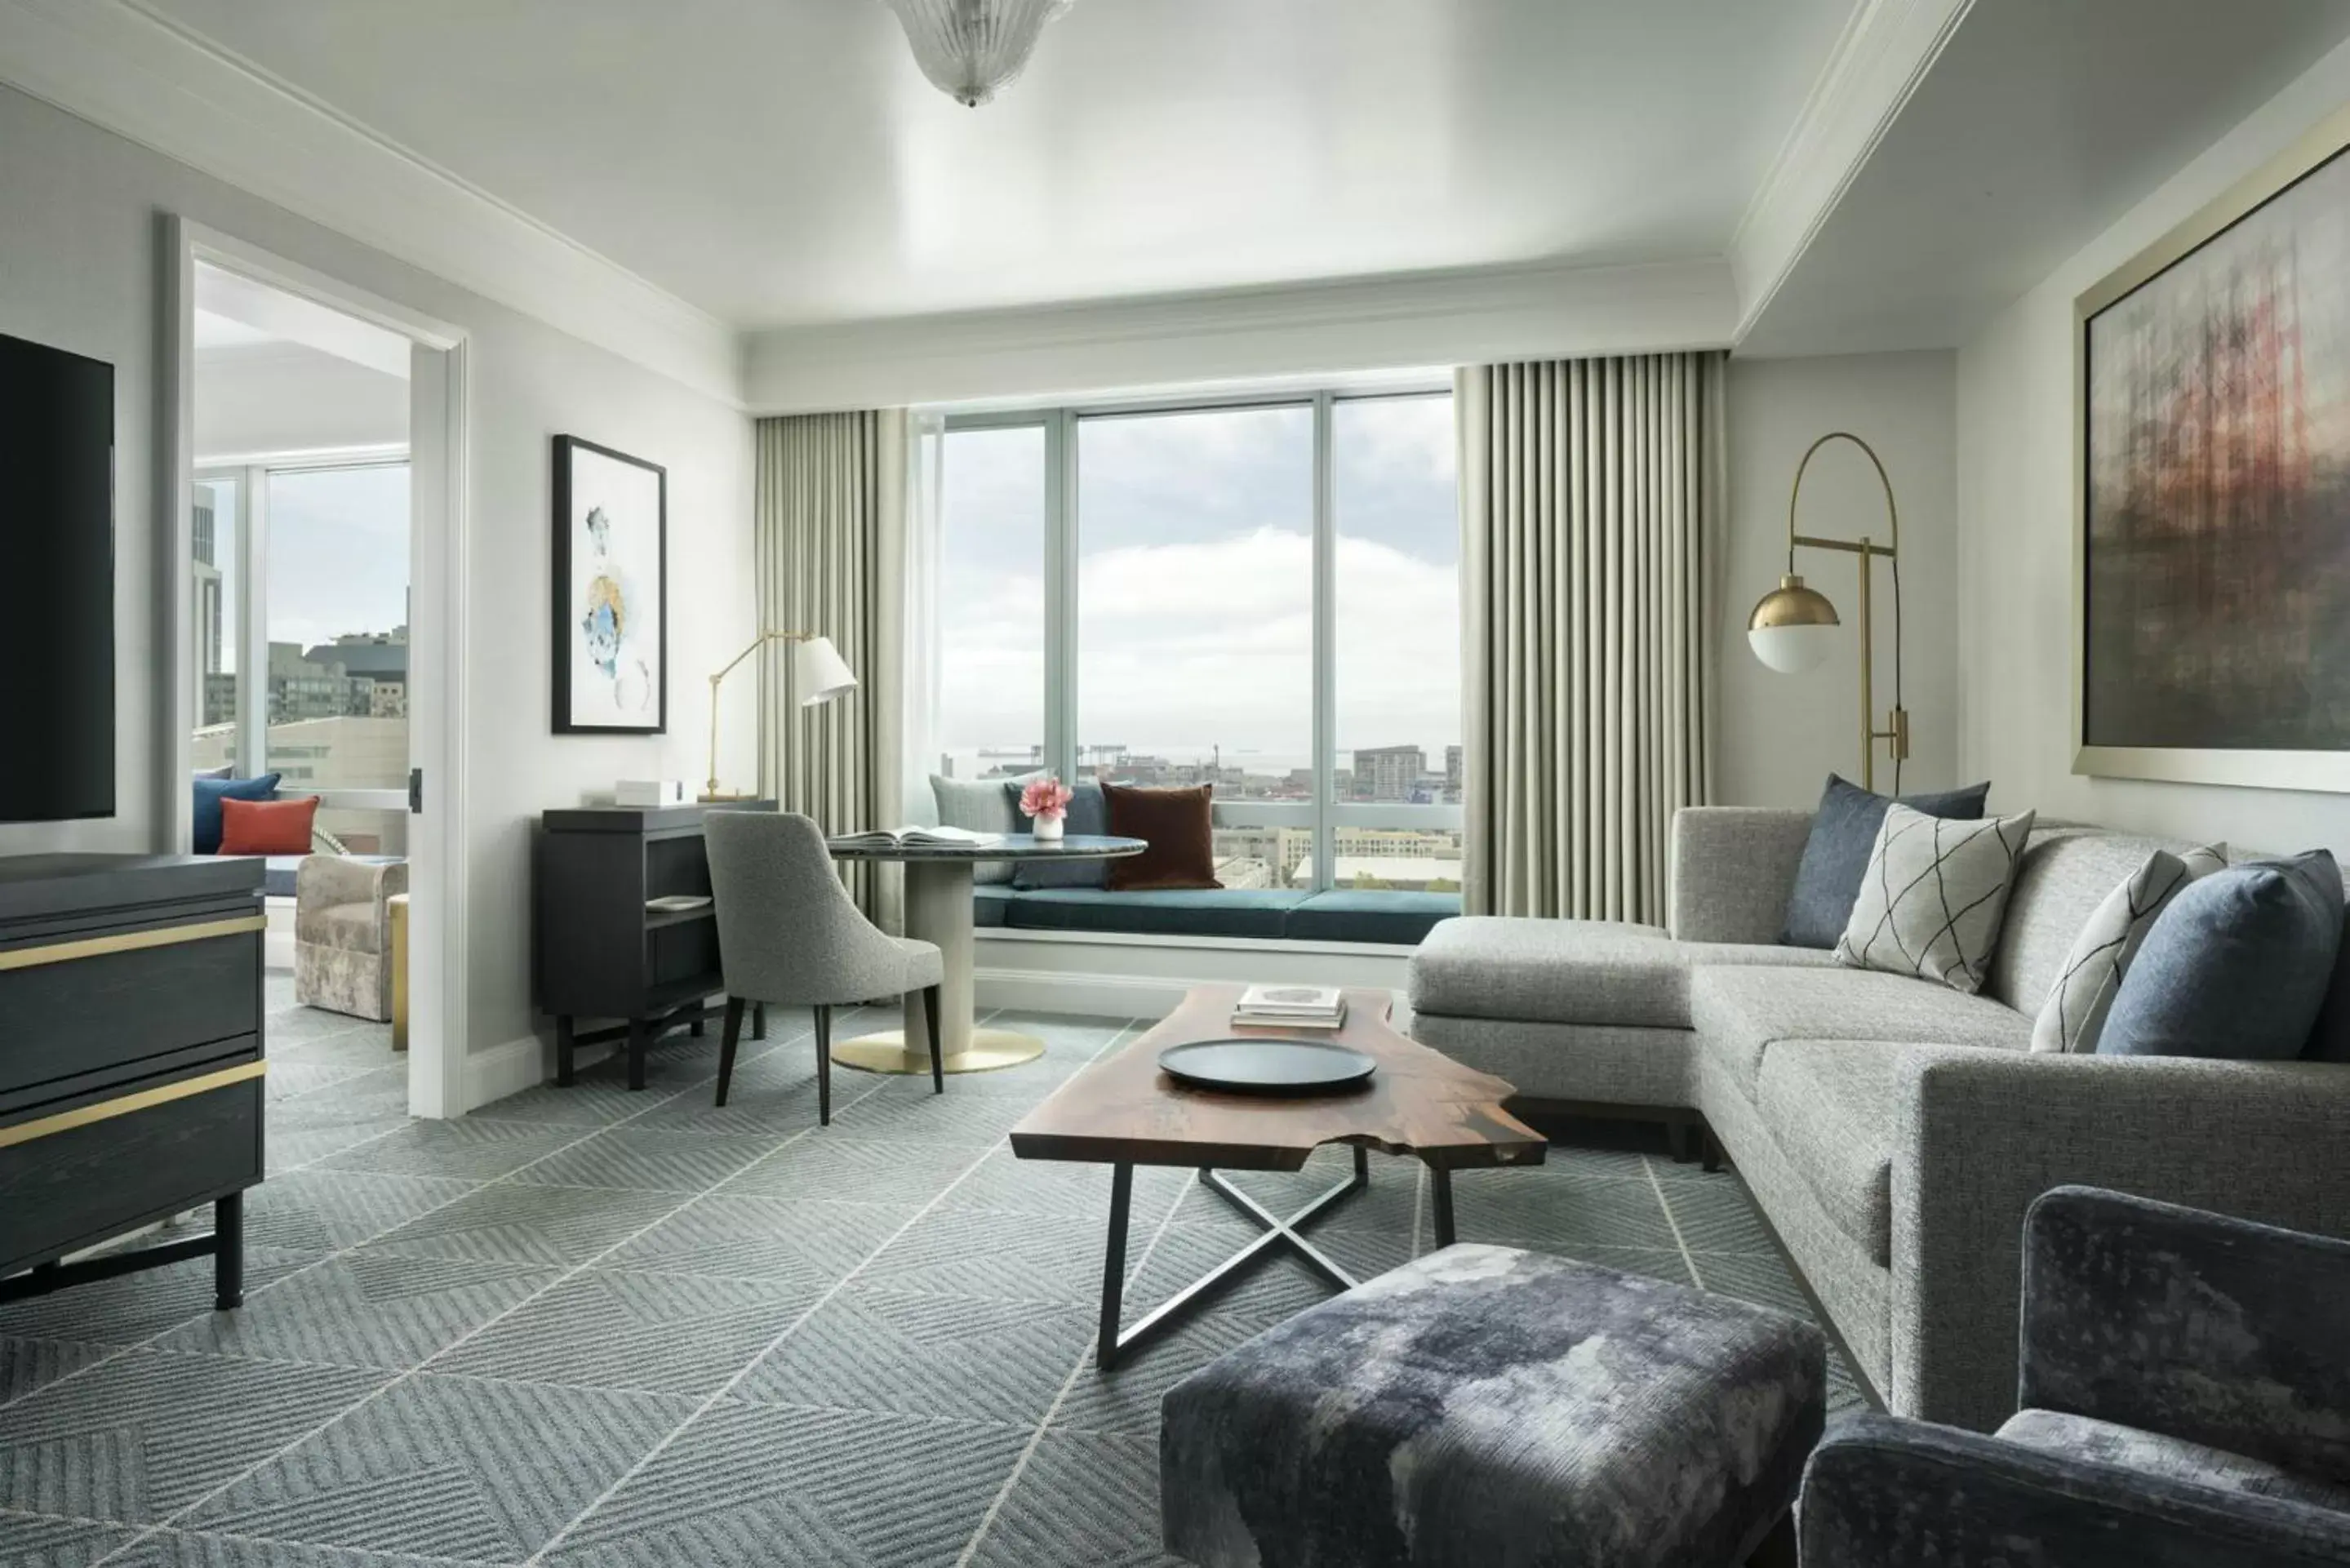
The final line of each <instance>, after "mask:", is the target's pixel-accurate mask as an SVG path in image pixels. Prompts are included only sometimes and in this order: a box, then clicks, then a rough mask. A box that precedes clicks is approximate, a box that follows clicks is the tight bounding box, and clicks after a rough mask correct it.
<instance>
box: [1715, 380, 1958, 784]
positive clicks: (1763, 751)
mask: <svg viewBox="0 0 2350 1568" xmlns="http://www.w3.org/2000/svg"><path fill="white" fill-rule="evenodd" d="M1954 374H1955V364H1954V359H1953V357H1952V356H1951V354H1950V353H1949V352H1948V351H1947V350H1942V351H1929V352H1919V353H1907V354H1852V355H1836V356H1832V357H1827V358H1805V359H1732V360H1731V362H1730V381H1729V389H1728V401H1729V421H1730V517H1729V551H1728V565H1727V568H1726V570H1725V571H1724V573H1723V576H1722V581H1721V665H1722V668H1721V753H1720V755H1719V757H1718V759H1717V762H1716V771H1715V797H1716V798H1717V799H1719V800H1721V801H1722V802H1723V803H1725V804H1728V805H1785V806H1809V805H1813V804H1814V802H1816V801H1817V800H1818V799H1819V796H1820V787H1821V785H1822V784H1823V783H1824V782H1825V778H1826V775H1827V774H1828V773H1829V772H1830V770H1834V771H1835V772H1837V773H1840V774H1844V775H1845V776H1846V778H1849V779H1852V780H1854V781H1855V782H1858V780H1859V778H1860V733H1859V732H1860V670H1859V659H1860V627H1859V617H1860V608H1859V561H1858V559H1857V558H1856V557H1854V556H1839V555H1837V554H1835V553H1833V552H1829V551H1822V550H1805V551H1804V552H1802V553H1801V554H1800V555H1799V556H1797V557H1796V562H1795V569H1796V570H1797V571H1799V572H1801V573H1802V574H1803V575H1804V580H1805V581H1806V582H1808V583H1810V584H1811V586H1812V587H1815V588H1817V589H1819V590H1820V591H1821V592H1822V593H1825V595H1827V596H1828V597H1829V598H1830V599H1831V600H1833V601H1834V602H1835V607H1836V611H1837V613H1838V614H1839V615H1840V616H1841V617H1842V618H1843V619H1844V623H1845V628H1846V633H1847V635H1846V636H1844V637H1842V638H1840V639H1838V640H1837V642H1836V645H1835V653H1834V655H1833V656H1831V658H1830V659H1829V660H1828V662H1827V663H1826V664H1825V665H1823V666H1822V667H1821V668H1820V669H1818V670H1814V671H1812V672H1810V673H1808V674H1804V675H1779V674H1775V673H1773V671H1772V670H1767V669H1765V668H1764V667H1763V664H1762V663H1761V662H1760V661H1759V660H1757V659H1755V658H1754V656H1753V655H1752V652H1750V651H1749V650H1748V649H1747V646H1746V618H1747V616H1748V615H1749V614H1750V613H1751V612H1752V609H1753V607H1754V601H1755V600H1757V599H1759V598H1761V597H1763V595H1764V594H1765V593H1767V592H1769V591H1770V590H1771V589H1772V588H1773V587H1777V586H1778V582H1779V576H1780V574H1781V573H1782V572H1783V571H1785V570H1786V565H1787V490H1788V486H1789V485H1790V484H1792V483H1794V477H1795V465H1796V463H1797V462H1800V461H1801V460H1802V458H1803V455H1804V448H1806V447H1808V446H1809V445H1811V443H1812V442H1813V441H1815V440H1817V439H1818V438H1819V437H1821V436H1823V435H1825V434H1826V433H1827V432H1828V431H1851V432H1852V433H1853V434H1855V435H1857V436H1859V437H1860V438H1861V439H1863V440H1864V441H1867V442H1868V443H1869V445H1870V446H1872V447H1874V448H1875V449H1876V450H1877V455H1878V457H1879V458H1881V459H1882V460H1883V461H1884V463H1885V469H1886V473H1887V476H1888V477H1889V478H1890V479H1891V481H1892V483H1893V493H1894V499H1895V501H1896V502H1897V503H1898V504H1899V506H1900V511H1901V587H1902V616H1903V639H1902V640H1903V649H1902V652H1903V670H1902V696H1903V700H1904V701H1905V702H1906V703H1907V705H1908V709H1909V723H1910V758H1909V762H1908V765H1907V766H1906V767H1905V768H1904V769H1903V771H1902V775H1901V784H1902V787H1903V788H1904V789H1908V790H1915V789H1936V788H1944V787H1948V786H1950V785H1952V784H1958V783H1960V782H1962V781H1960V778H1959V777H1958V774H1959V765H1958V755H1959V748H1958V732H1959V724H1958V634H1957V628H1956V616H1957V611H1958V590H1957V582H1956V576H1957V563H1956V554H1957V550H1956V543H1955V540H1954V538H1953V514H1954V511H1955V504H1956V503H1955V473H1954V459H1953V453H1952V444H1951V422H1952V418H1953V407H1954V403H1955V397H1956V391H1955V384H1954ZM1797 522H1798V525H1799V527H1800V530H1801V531H1802V532H1803V533H1805V534H1814V535H1822V536H1825V537H1829V538H1841V539H1857V538H1859V537H1861V536H1862V535H1867V536H1868V537H1869V538H1871V539H1873V540H1875V541H1877V543H1879V544H1882V543H1884V542H1885V541H1886V538H1887V530H1886V514H1885V493H1884V490H1883V489H1882V487H1880V486H1879V485H1878V483H1877V475H1876V472H1875V471H1874V470H1872V469H1871V468H1870V467H1869V464H1868V459H1867V457H1866V455H1865V454H1864V453H1863V452H1861V451H1860V450H1859V449H1858V448H1857V447H1855V446H1854V445H1852V444H1851V443H1850V442H1849V441H1836V442H1834V443H1832V444H1830V445H1829V446H1827V447H1825V448H1824V449H1822V451H1821V452H1820V454H1819V455H1818V456H1817V457H1815V458H1814V459H1813V460H1812V465H1811V469H1810V471H1809V472H1807V473H1805V474H1804V493H1803V510H1802V513H1801V514H1800V516H1799V517H1798V519H1797ZM1892 587H1893V582H1892V576H1891V571H1890V568H1889V567H1888V566H1886V565H1885V564H1883V563H1879V564H1878V565H1877V578H1876V589H1875V592H1876V616H1877V692H1876V697H1877V724H1878V726H1879V727H1882V726H1883V725H1884V723H1885V722H1886V719H1885V715H1886V713H1887V710H1889V709H1890V708H1891V706H1892V703H1893V614H1892V609H1893V606H1892ZM1892 786H1893V775H1892V769H1891V764H1890V763H1889V761H1888V760H1887V756H1886V753H1885V751H1884V749H1883V747H1882V746H1881V745H1880V746H1879V748H1878V751H1877V788H1879V789H1880V790H1890V789H1891V788H1892Z"/></svg>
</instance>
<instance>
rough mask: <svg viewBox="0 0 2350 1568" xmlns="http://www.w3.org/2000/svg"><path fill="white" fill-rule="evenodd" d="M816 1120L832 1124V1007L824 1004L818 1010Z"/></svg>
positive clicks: (819, 1125)
mask: <svg viewBox="0 0 2350 1568" xmlns="http://www.w3.org/2000/svg"><path fill="white" fill-rule="evenodd" d="M816 1125H817V1126H818V1127H830V1126H831V1125H832V1009H831V1008H829V1007H826V1006H822V1005H819V1006H818V1007H817V1008H816Z"/></svg>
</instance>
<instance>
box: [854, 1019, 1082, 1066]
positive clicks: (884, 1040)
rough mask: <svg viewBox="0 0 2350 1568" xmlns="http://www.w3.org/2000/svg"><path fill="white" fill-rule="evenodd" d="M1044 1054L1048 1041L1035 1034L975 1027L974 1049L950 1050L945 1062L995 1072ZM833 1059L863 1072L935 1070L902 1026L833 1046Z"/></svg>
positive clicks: (972, 1041) (972, 1045)
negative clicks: (912, 1047) (908, 1041)
mask: <svg viewBox="0 0 2350 1568" xmlns="http://www.w3.org/2000/svg"><path fill="white" fill-rule="evenodd" d="M1043 1054H1045V1042H1044V1041H1042V1040H1040V1039H1038V1038H1037V1037H1036V1036H1035V1035H1034V1034H1022V1033H1017V1032H1016V1031H1014V1030H1010V1029H974V1030H972V1032H971V1047H970V1049H968V1050H964V1051H953V1052H950V1053H948V1054H947V1059H946V1061H945V1062H944V1063H943V1064H942V1065H943V1066H944V1067H945V1069H946V1070H947V1071H948V1072H950V1073H993V1072H995V1071H996V1070H997V1069H999V1068H1003V1067H1017V1066H1018V1065H1020V1064H1021V1063H1023V1062H1034V1061H1035V1059H1036V1058H1037V1057H1039V1056H1042V1055H1043ZM832 1059H833V1060H834V1061H836V1062H837V1063H839V1064H841V1065H842V1066H844V1067H854V1068H856V1069H857V1070H858V1072H860V1073H906V1074H920V1075H922V1076H923V1077H928V1076H930V1072H931V1054H930V1052H929V1051H928V1050H922V1051H909V1050H907V1049H906V1032H905V1031H904V1030H902V1029H891V1030H888V1031H885V1032H884V1033H879V1034H860V1035H858V1037H857V1038H856V1039H854V1040H844V1041H842V1042H841V1043H840V1044H837V1045H835V1046H834V1047H833V1048H832Z"/></svg>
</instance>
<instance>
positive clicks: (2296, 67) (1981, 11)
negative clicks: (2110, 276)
mask: <svg viewBox="0 0 2350 1568" xmlns="http://www.w3.org/2000/svg"><path fill="white" fill-rule="evenodd" d="M2345 36H2350V0H2258V3H2257V4H2253V3H2251V0H2230V3H2227V4H2221V3H2220V0H2064V4H2061V5H2055V4H2051V3H2050V0H1974V4H1973V5H1972V6H1971V7H1970V9H1969V11H1968V12H1967V16H1966V20H1965V22H1964V23H1963V24H1962V25H1961V26H1960V27H1959V28H1958V29H1957V31H1956V32H1955V33H1954V34H1953V35H1952V36H1951V38H1950V43H1949V45H1948V46H1947V47H1945V48H1944V49H1943V50H1942V52H1941V53H1940V55H1939V57H1937V58H1936V59H1935V61H1934V63H1933V67H1932V68H1931V69H1930V70H1929V71H1928V72H1927V73H1926V75H1925V78H1924V79H1923V80H1922V81H1920V82H1919V83H1918V88H1917V90H1916V91H1915V92H1914V93H1913V94H1912V95H1911V96H1910V97H1909V99H1908V102H1907V103H1905V104H1904V105H1903V107H1902V109H1901V112H1900V114H1899V116H1898V118H1897V119H1895V120H1894V121H1893V123H1892V125H1891V126H1890V127H1888V128H1887V130H1886V132H1885V134H1884V136H1883V138H1882V140H1879V141H1878V143H1877V146H1876V148H1875V150H1874V151H1871V153H1870V154H1869V156H1868V160H1867V161H1866V163H1865V164H1863V165H1862V166H1861V168H1860V170H1859V171H1858V172H1857V173H1856V175H1855V176H1854V177H1853V180H1852V182H1851V184H1850V185H1849V186H1848V187H1847V188H1846V191H1845V192H1844V193H1843V195H1842V196H1841V198H1840V199H1839V200H1838V201H1837V202H1836V205H1835V210H1834V211H1833V212H1832V213H1829V214H1828V216H1827V218H1826V220H1825V222H1824V223H1822V224H1821V225H1820V227H1819V231H1818V232H1817V234H1814V236H1813V237H1812V240H1811V243H1810V244H1809V245H1808V246H1807V247H1806V248H1805V250H1804V254H1803V256H1802V259H1801V260H1800V262H1799V263H1798V264H1797V265H1795V266H1794V268H1793V270H1792V271H1790V272H1789V273H1788V274H1787V275H1786V277H1785V279H1784V281H1783V284H1782V285H1781V286H1780V287H1779V289H1778V292H1777V293H1776V294H1775V295H1774V296H1772V298H1771V299H1770V300H1769V302H1768V304H1767V306H1764V307H1763V309H1762V310H1761V311H1760V313H1759V315H1757V316H1756V317H1755V318H1754V320H1753V321H1752V326H1751V327H1750V329H1749V330H1748V331H1747V333H1746V335H1745V337H1743V338H1742V341H1741V343H1740V351H1741V352H1742V353H1745V354H1750V355H1753V354H1829V353H1856V352H1866V351H1870V350H1877V349H1888V348H1946V347H1950V346H1953V345H1956V344H1958V343H1960V342H1962V341H1964V340H1965V338H1966V337H1969V336H1970V334H1971V333H1972V332H1973V331H1974V329H1975V328H1976V327H1980V326H1981V324H1982V323H1983V322H1984V321H1985V320H1986V319H1988V318H1989V317H1991V316H1992V315H1993V314H1995V313H1996V312H1997V311H1998V310H2000V309H2001V308H2002V307H2003V306H2006V305H2007V304H2008V303H2009V302H2010V301H2011V300H2013V299H2014V298H2015V297H2016V296H2019V295H2021V294H2022V293H2023V292H2024V291H2025V290H2026V289H2028V288H2030V287H2032V286H2033V285H2034V284H2036V283H2038V282H2039V281H2040V280H2041V279H2042V278H2043V277H2045V276H2046V275H2048V274H2049V273H2051V272H2052V271H2054V269H2055V268H2056V267H2057V266H2058V265H2060V264H2061V263H2062V262H2064V259H2065V258H2066V257H2068V256H2070V255H2071V254H2073V253H2074V251H2076V250H2078V249H2079V248H2080V247H2081V246H2082V245H2083V244H2086V243H2087V242H2088V241H2089V240H2090V239H2092V238H2094V237H2095V235H2097V234H2101V233H2103V232H2104V231H2105V230H2106V228H2107V227H2108V226H2109V225H2111V224H2112V223H2114V222H2115V221H2116V220H2117V219H2119V218H2120V217H2121V216H2122V214H2123V213H2126V212H2127V211H2128V210H2129V209H2130V208H2131V207H2132V206H2133V205H2135V204H2136V203H2137V202H2139V201H2140V200H2142V199H2143V198H2144V197H2146V196H2147V194H2149V193H2150V192H2153V190H2154V189H2155V188H2156V187H2157V186H2158V185H2159V184H2160V183H2161V182H2163V181H2164V180H2166V179H2167V178H2168V177H2169V176H2170V175H2172V174H2174V173H2176V172H2177V171H2178V170H2179V169H2180V167H2182V166H2183V165H2184V164H2186V163H2187V162H2188V161H2189V160H2190V159H2192V158H2194V157H2195V156H2196V155H2197V154H2199V153H2200V152H2202V151H2204V150H2205V149H2206V148H2208V147H2210V145H2211V143H2212V142H2214V141H2216V140H2219V139H2220V137H2221V136H2222V135H2223V134H2225V133H2226V132H2227V131H2228V130H2230V128H2231V127H2233V126H2234V125H2235V124H2236V122H2237V121H2238V120H2240V119H2243V118H2244V117H2245V116H2246V115H2248V114H2250V113H2251V111H2252V110H2253V109H2257V108H2259V107H2260V106H2261V105H2262V103H2264V102H2266V101H2267V100H2268V99H2270V98H2271V97H2272V96H2273V95H2275V94H2276V93H2277V92H2279V91H2281V90H2282V88H2284V87H2285V86H2286V85H2287V84H2288V83H2289V82H2291V81H2292V80H2293V78H2295V77H2297V76H2299V75H2301V73H2302V72H2303V71H2305V70H2307V69H2308V68H2309V67H2311V66H2314V65H2315V64H2316V63H2317V61H2318V59H2319V58H2320V57H2323V56H2324V54H2325V53H2326V52H2327V51H2328V50H2329V49H2331V48H2333V47H2334V46H2335V45H2336V44H2339V43H2340V42H2342V40H2343V39H2344V38H2345Z"/></svg>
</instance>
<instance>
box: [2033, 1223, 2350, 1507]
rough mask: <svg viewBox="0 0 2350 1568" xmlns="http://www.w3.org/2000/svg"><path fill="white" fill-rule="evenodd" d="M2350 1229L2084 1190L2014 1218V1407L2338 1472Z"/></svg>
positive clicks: (2347, 1412) (2345, 1400)
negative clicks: (2017, 1369) (2298, 1226)
mask: <svg viewBox="0 0 2350 1568" xmlns="http://www.w3.org/2000/svg"><path fill="white" fill-rule="evenodd" d="M2345 1303H2350V1242H2345V1241H2332V1240H2329V1239H2327V1238H2325V1237H2323V1236H2310V1235H2304V1234H2303V1233H2302V1232H2300V1231H2283V1230H2279V1229H2277V1228H2276V1227H2274V1226H2271V1225H2255V1224H2253V1223H2251V1221H2249V1220H2230V1219H2228V1218H2226V1217H2225V1216H2223V1215H2218V1214H2206V1213H2204V1212H2202V1211H2201V1210H2194V1209H2181V1208H2179V1207H2178V1206H2176V1205H2174V1204H2169V1203H2156V1202H2150V1201H2148V1200H2147V1199H2143V1198H2129V1197H2125V1196H2123V1195H2122V1194H2120V1193H2117V1192H2102V1191H2098V1190H2096V1189H2092V1188H2082V1187H2060V1188H2058V1189H2056V1190H2055V1191H2054V1192H2051V1193H2049V1194H2047V1195H2046V1196H2045V1197H2043V1198H2041V1199H2039V1200H2038V1201H2036V1202H2034V1203H2033V1206H2032V1210H2031V1212H2030V1214H2029V1216H2028V1217H2027V1218H2026V1220H2025V1221H2024V1228H2023V1358H2022V1389H2021V1392H2020V1394H2019V1398H2020V1399H2021V1401H2022V1404H2024V1405H2025V1406H2026V1407H2031V1408H2034V1409H2043V1410H2064V1411H2070V1412H2072V1413H2074V1414H2076V1415H2082V1416H2093V1417H2096V1418H2098V1419H2099V1420H2105V1421H2114V1422H2117V1423H2119V1424H2121V1425H2123V1426H2126V1427H2137V1428H2141V1429H2143V1430H2146V1431H2151V1432H2160V1433H2163V1434H2165V1435H2166V1436H2168V1437H2173V1438H2185V1439H2187V1440H2188V1441H2189V1442H2195V1443H2201V1444H2204V1445H2205V1446H2207V1447H2210V1448H2215V1449H2225V1450H2227V1451H2228V1452H2230V1453H2235V1454H2246V1455H2250V1456H2251V1457H2252V1458H2254V1459H2266V1460H2268V1461H2270V1462H2271V1463H2272V1464H2276V1465H2279V1466H2282V1468H2284V1469H2289V1470H2293V1471H2295V1472H2297V1473H2299V1474H2302V1475H2308V1476H2317V1477H2322V1478H2324V1479H2325V1480H2331V1481H2334V1482H2337V1483H2344V1484H2350V1344H2345V1340H2344V1336H2343V1321H2344V1320H2343V1313H2344V1311H2345Z"/></svg>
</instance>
